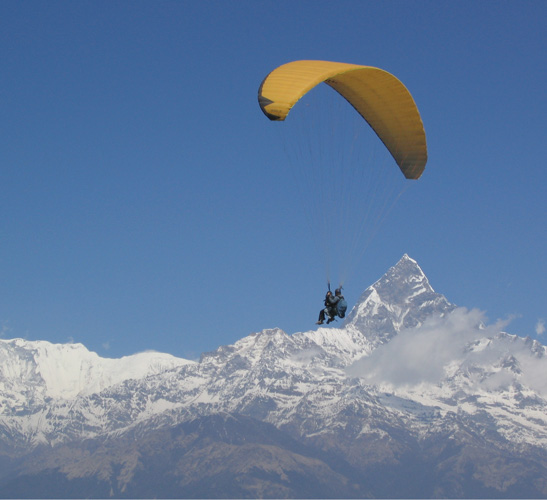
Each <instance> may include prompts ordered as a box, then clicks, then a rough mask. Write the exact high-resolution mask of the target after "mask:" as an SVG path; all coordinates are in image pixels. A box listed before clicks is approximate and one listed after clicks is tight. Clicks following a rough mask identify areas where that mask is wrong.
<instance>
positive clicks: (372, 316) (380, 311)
mask: <svg viewBox="0 0 547 500" xmlns="http://www.w3.org/2000/svg"><path fill="white" fill-rule="evenodd" d="M455 307H456V306H455V305H453V304H450V303H449V302H448V301H447V300H446V298H445V297H444V296H443V295H441V294H438V293H436V292H435V291H434V290H433V288H432V287H431V285H430V284H429V280H428V279H427V277H426V275H425V274H424V272H423V271H422V269H421V268H420V266H419V265H418V263H417V262H416V261H415V260H414V259H412V258H410V257H409V256H408V255H407V254H404V255H403V257H402V258H401V259H400V260H399V262H398V263H397V264H395V265H394V266H393V267H391V268H390V269H389V270H388V271H387V272H386V274H384V275H383V276H382V277H381V278H380V279H379V280H378V281H376V283H374V284H373V285H371V286H370V287H368V288H367V289H366V290H365V291H364V292H363V294H362V295H361V297H360V298H359V300H358V301H357V304H356V305H355V307H354V308H353V309H352V311H351V313H350V314H349V315H348V318H347V320H346V323H345V324H346V325H351V326H353V327H354V328H356V329H358V330H360V331H361V332H363V334H364V335H365V336H367V337H368V338H369V340H371V341H373V342H375V343H376V344H378V343H384V342H387V341H389V340H390V339H391V338H392V337H393V336H394V335H396V334H397V333H398V332H399V331H400V330H401V329H402V328H414V327H416V326H419V325H421V324H422V323H423V321H424V320H425V319H426V318H427V317H429V316H431V315H435V314H436V315H442V314H445V313H447V312H450V311H452V310H453V309H455Z"/></svg>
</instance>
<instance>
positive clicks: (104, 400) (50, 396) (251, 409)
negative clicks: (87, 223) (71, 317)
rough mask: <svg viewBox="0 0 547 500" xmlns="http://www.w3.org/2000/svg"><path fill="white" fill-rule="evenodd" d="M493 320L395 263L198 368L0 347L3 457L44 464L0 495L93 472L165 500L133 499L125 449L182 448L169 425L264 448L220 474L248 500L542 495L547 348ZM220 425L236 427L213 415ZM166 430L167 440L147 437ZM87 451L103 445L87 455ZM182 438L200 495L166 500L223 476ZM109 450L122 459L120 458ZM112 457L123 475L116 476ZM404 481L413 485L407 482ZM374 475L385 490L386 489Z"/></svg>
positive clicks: (14, 344) (41, 347)
mask: <svg viewBox="0 0 547 500" xmlns="http://www.w3.org/2000/svg"><path fill="white" fill-rule="evenodd" d="M504 326H505V325H503V324H495V325H486V324H485V320H484V317H483V315H482V313H481V312H479V311H468V310H465V309H462V308H457V307H456V306H455V305H453V304H450V303H449V302H448V301H447V300H446V299H445V297H443V296H442V295H440V294H438V293H436V292H435V291H434V290H433V288H432V287H431V286H430V284H429V282H428V280H427V278H426V276H425V274H424V273H423V271H422V270H421V269H420V267H419V266H418V264H417V263H416V262H415V261H414V260H413V259H411V258H410V257H408V256H407V255H405V256H403V258H402V259H401V260H400V261H399V262H398V263H397V265H395V266H394V267H393V268H391V269H390V270H389V271H388V272H387V273H386V274H385V275H384V276H383V277H382V278H381V279H380V280H378V281H377V282H376V283H374V284H373V285H372V286H371V287H369V288H368V289H367V290H366V291H365V292H364V293H363V294H362V296H361V297H360V299H359V301H358V302H357V304H356V305H355V306H354V308H353V310H352V311H351V312H350V314H349V315H348V317H347V319H346V321H345V322H344V323H343V325H342V327H340V328H319V329H318V330H316V331H308V332H299V333H295V334H293V335H287V334H286V333H285V332H283V331H281V330H279V329H272V330H264V331H262V332H259V333H254V334H252V335H249V336H247V337H244V338H242V339H241V340H239V341H237V342H236V343H235V344H233V345H230V346H222V347H219V348H218V349H217V350H216V351H213V352H210V353H205V354H203V355H202V356H201V359H200V361H199V362H191V361H188V360H182V359H177V358H174V357H172V356H169V355H165V354H159V353H141V354H138V355H135V356H128V357H126V358H122V359H121V360H107V359H102V358H100V357H99V356H97V355H96V354H95V353H91V352H89V351H87V350H86V349H85V347H84V346H82V345H78V344H69V345H52V344H49V343H47V342H27V341H24V340H21V339H15V340H0V363H1V365H0V408H1V414H0V439H1V440H0V454H2V452H3V453H4V457H5V460H3V461H8V462H9V460H11V462H9V463H14V462H13V460H14V459H15V458H17V459H18V460H22V458H24V457H25V456H29V453H31V452H32V453H33V454H34V455H33V456H36V454H38V456H39V457H40V460H39V464H41V465H37V464H38V462H32V461H29V460H25V461H24V462H23V463H24V466H23V467H22V468H20V469H17V473H16V475H15V477H16V479H14V480H12V481H11V482H10V481H8V479H10V478H9V477H7V476H6V478H5V480H4V482H5V483H6V485H11V486H9V487H8V486H6V488H7V489H6V490H5V491H9V492H11V493H14V492H20V491H27V493H28V494H29V495H30V496H32V495H31V494H30V493H29V492H30V490H21V489H20V488H22V487H23V486H22V485H27V486H28V484H29V483H28V480H29V479H28V478H29V477H36V475H37V474H38V475H40V477H42V476H43V474H45V473H46V472H45V471H52V470H53V471H55V474H61V475H62V476H63V478H64V481H65V482H66V481H67V480H68V479H67V478H83V477H94V478H98V477H99V478H102V479H100V480H99V479H96V480H97V481H99V482H101V481H102V483H101V484H103V483H104V484H103V486H104V485H106V484H108V485H110V486H109V487H110V488H111V490H104V491H103V492H102V495H105V494H106V495H108V494H112V495H115V496H120V495H122V496H123V495H126V494H127V495H128V496H131V495H133V496H135V495H137V494H138V493H136V492H140V493H142V495H144V496H154V495H156V494H157V495H159V496H162V493H158V491H155V490H148V493H147V494H146V493H145V490H142V485H141V486H140V487H139V488H141V489H138V490H135V489H134V487H135V484H136V483H135V481H137V479H136V478H137V476H136V475H135V471H136V470H142V469H143V467H144V465H143V464H144V463H145V461H146V460H145V458H143V457H147V456H149V455H147V453H148V454H149V453H150V446H149V445H147V446H148V447H147V448H146V450H147V451H144V450H143V449H141V448H138V446H137V445H135V444H134V442H135V440H137V442H139V443H141V442H143V443H144V442H146V443H148V440H150V439H154V440H156V439H157V440H159V442H161V443H162V444H161V445H160V446H162V447H164V448H165V450H167V449H169V450H171V451H170V453H175V451H174V450H178V451H176V453H178V454H180V453H182V451H181V449H182V448H181V449H178V448H176V447H175V448H173V446H174V445H173V443H174V442H175V441H176V440H175V441H173V436H172V433H173V432H175V431H174V430H173V429H177V431H176V432H177V433H179V434H180V436H183V438H184V439H183V438H182V437H180V440H181V441H180V442H181V443H182V441H184V443H187V442H188V439H190V437H189V436H197V435H199V431H196V430H195V429H196V428H197V429H201V431H202V432H203V433H204V434H207V435H209V434H208V433H211V432H212V434H211V435H212V436H214V437H209V438H208V439H209V440H208V441H203V442H202V441H199V443H200V445H199V446H204V447H210V446H211V442H214V443H217V445H218V446H220V444H219V443H222V446H221V448H222V450H223V451H222V453H227V452H226V446H228V444H227V443H229V444H230V446H232V447H233V446H236V445H234V443H233V440H234V439H235V438H234V437H233V436H234V435H236V434H237V435H241V436H243V437H241V439H240V440H239V441H237V440H236V441H237V446H239V447H241V446H251V444H250V443H254V445H253V446H254V448H252V449H253V452H256V453H258V452H259V451H260V453H259V454H260V456H261V457H262V462H261V461H260V460H258V459H257V460H256V461H255V462H253V464H254V465H253V466H252V467H257V468H258V469H257V470H258V472H259V473H257V474H254V473H251V472H249V471H250V469H249V467H251V465H248V466H247V468H245V467H244V466H243V465H241V467H240V468H239V469H237V470H238V471H239V472H237V471H235V472H234V471H233V470H232V472H231V474H232V475H234V474H235V477H239V479H238V480H237V481H240V483H241V484H240V483H238V484H239V486H238V488H239V489H236V490H234V491H235V492H236V493H234V495H235V496H238V497H241V496H256V495H257V491H258V490H256V489H254V490H253V488H254V486H253V487H251V486H248V487H247V486H245V487H243V486H242V484H245V485H247V483H249V485H250V484H251V483H252V484H254V485H255V486H256V482H257V481H259V479H258V478H259V477H263V476H264V474H266V475H268V477H269V479H268V481H269V482H268V484H269V485H270V486H271V485H272V484H273V485H274V486H275V487H274V486H271V488H270V489H268V488H266V489H265V490H260V491H262V493H261V495H262V496H294V495H296V496H306V491H305V489H304V490H302V484H300V486H299V487H298V488H300V489H298V488H296V489H295V486H294V484H293V483H294V481H291V479H290V477H292V476H291V474H297V475H298V477H301V478H302V477H305V478H307V479H306V484H310V485H311V484H315V485H317V484H318V483H317V481H321V479H320V478H321V477H322V478H326V477H329V478H330V481H331V486H332V485H334V484H337V485H338V486H337V488H338V491H341V492H343V493H344V495H345V496H357V497H359V496H382V495H384V496H390V497H393V496H399V497H401V496H402V497H404V496H412V495H417V496H465V495H471V496H506V495H508V496H513V497H514V496H520V493H519V492H524V495H525V496H536V495H540V496H541V495H547V451H546V450H547V382H546V377H545V374H547V357H546V356H545V354H546V348H545V346H543V345H541V344H539V343H538V342H536V341H532V340H530V339H523V338H519V337H516V336H513V335H509V334H507V333H504V332H503V328H504ZM218 415H232V416H233V417H232V418H235V419H236V420H229V419H228V420H227V419H226V418H225V417H222V418H221V419H220V420H211V418H213V417H215V416H218ZM215 418H216V417H215ZM245 418H247V419H248V418H250V419H251V420H245V421H244V423H242V422H243V421H242V420H241V419H245ZM204 419H205V420H204ZM192 422H194V424H192ZM196 422H199V424H197V423H196ZM251 422H256V425H255V424H251ZM258 422H260V424H259V423H258ZM181 426H182V427H181ZM211 426H212V427H211ZM264 426H266V427H264ZM267 426H271V427H267ZM251 428H252V429H254V430H253V431H252V433H251V434H248V435H247V436H246V437H245V436H244V435H245V429H249V432H251V431H250V429H251ZM166 429H171V431H170V432H171V437H170V438H168V439H170V440H171V441H170V442H169V444H166V442H165V440H163V438H162V439H160V438H159V437H158V436H163V434H162V433H165V432H167V431H166ZM219 429H221V430H219ZM229 429H232V430H231V431H230V430H229ZM234 429H237V432H236V431H235V430H234ZM234 432H235V434H233V433H234ZM196 433H197V434H196ZM275 433H281V434H279V435H278V437H277V438H276V439H275V440H274V441H275V442H274V441H271V439H272V436H273V435H274V434H275ZM179 434H177V435H179ZM275 435H277V434H275ZM151 436H154V437H153V438H152V437H151ZM283 436H284V437H283ZM202 437H203V436H201V438H202ZM201 438H200V439H201ZM84 440H86V441H85V442H87V443H89V442H96V443H101V445H100V446H99V445H98V444H97V445H94V446H93V447H92V448H93V451H90V450H89V449H86V452H85V453H83V452H82V446H81V443H82V442H84ZM211 440H212V441H211ZM290 440H292V441H290ZM295 440H296V441H295ZM270 441H271V442H270ZM176 442H179V441H176ZM192 442H193V443H194V445H192V446H193V447H191V448H186V447H184V446H186V444H185V445H184V446H183V448H184V450H186V451H185V452H184V454H183V455H184V456H185V457H186V459H185V460H187V462H185V463H187V466H188V467H190V464H193V465H192V467H193V469H192V470H194V473H195V474H196V477H198V476H199V477H201V478H202V480H203V481H205V482H204V483H199V484H200V485H201V486H199V488H202V489H201V490H200V489H199V488H198V487H197V486H196V484H197V483H195V482H192V481H190V480H188V481H187V482H184V481H186V480H184V481H182V480H181V481H182V482H179V483H177V484H179V486H180V485H181V484H183V483H184V485H185V486H184V488H186V489H184V488H183V486H180V488H182V489H178V490H177V489H176V488H175V489H174V490H173V491H174V492H176V494H175V493H173V495H175V496H177V495H178V496H184V495H185V494H186V495H189V494H192V493H191V492H194V493H193V494H198V493H195V492H196V491H198V492H203V493H202V494H203V496H215V493H214V491H216V490H210V489H209V490H208V489H207V488H209V487H212V486H211V484H212V483H211V481H210V475H211V474H213V472H212V471H213V470H216V471H217V472H216V474H217V476H215V477H224V476H225V475H226V474H227V473H228V472H227V471H228V470H229V467H234V463H232V462H230V464H229V465H228V464H226V467H225V468H222V467H220V468H219V467H218V464H217V465H215V466H214V467H213V466H212V465H211V463H210V461H208V460H206V459H205V458H203V456H201V455H199V456H195V457H194V455H193V454H194V453H196V451H195V450H196V447H195V446H197V445H196V444H195V443H196V442H197V441H192ZM289 442H290V443H292V444H290V446H289V444H287V443H289ZM113 443H116V446H117V447H118V448H120V449H129V448H130V449H131V450H133V451H132V452H131V453H130V454H129V455H124V454H123V453H122V454H121V455H120V456H119V457H118V458H114V457H116V456H117V452H116V453H113V452H112V446H113ZM128 443H132V444H131V445H130V444H128ZM295 443H298V444H295ZM135 446H137V448H135ZM181 446H182V445H181ZM199 446H198V449H200V450H202V451H203V449H202V448H199ZM287 446H288V448H287ZM302 446H303V447H304V448H302ZM128 447H129V448H128ZM264 447H266V448H267V449H268V450H269V453H270V454H269V455H268V457H269V458H267V459H266V458H264V450H265V449H266V448H264ZM118 448H116V449H118ZM67 449H69V450H70V451H69V452H68V451H67ZM97 449H100V450H101V452H100V453H99V452H98V451H96V450H97ZM136 449H138V451H135V450H136ZM207 449H209V448H207ZM219 449H220V448H219ZM229 449H230V450H231V451H230V453H233V452H234V450H233V448H229ZM238 449H239V448H238ZM274 449H275V452H274V451H272V450H274ZM33 450H34V451H33ZM75 450H78V452H76V451H75ZM106 450H110V451H108V452H107V451H106ZM190 450H193V451H190ZM210 452H211V453H212V451H211V450H210ZM217 452H219V451H218V450H217ZM82 453H83V454H82ZM98 453H99V454H98ZM128 453H129V452H128ZM135 453H136V455H135ZM166 453H167V452H166ZM203 453H205V452H204V451H203ZM219 453H220V452H219ZM287 454H289V455H287ZM137 455H138V457H141V458H138V457H137V458H135V457H136V456H137ZM99 456H100V457H103V459H101V460H99V459H98V458H97V457H99ZM106 456H108V457H109V460H111V462H108V463H109V466H108V467H107V468H106V469H105V460H106V459H105V458H104V457H106ZM238 456H239V455H238ZM63 457H65V458H64V459H63ZM66 457H71V458H70V459H67V458H66ZM128 457H131V458H128ZM190 457H194V458H192V460H195V462H193V461H192V460H190ZM200 457H201V458H200ZM242 457H243V455H241V457H240V460H243V458H242ZM272 457H275V460H274V459H273V458H272ZM302 457H304V458H305V459H304V458H302ZM116 460H117V462H116ZM139 460H140V461H139ZM181 460H182V459H181ZM272 460H274V461H275V464H272ZM188 461H189V462H188ZM314 461H315V462H314ZM200 463H201V464H202V466H203V467H204V469H203V470H201V469H200V470H199V471H198V470H197V469H198V468H199V467H198V466H197V465H196V464H200ZM312 463H313V465H312ZM78 464H79V465H78ZM116 464H117V465H116ZM121 464H124V465H123V467H122V469H123V471H125V472H123V474H122V472H119V473H116V472H115V471H116V470H118V471H119V468H120V467H121ZM297 464H298V465H297ZM337 464H338V465H337ZM511 464H513V466H511ZM515 464H518V466H515ZM252 467H251V469H252ZM230 470H231V469H230ZM253 470H254V469H253ZM319 470H321V471H322V472H321V473H318V471H319ZM432 470H433V472H432ZM105 471H106V472H105ZM108 471H110V472H108ZM272 471H273V472H272ZM291 471H292V472H291ZM296 471H298V472H296ZM179 473H180V474H182V472H180V470H179V471H178V472H176V471H171V472H170V474H171V476H172V475H175V476H176V475H177V474H179ZM13 474H15V472H13ZM238 474H239V476H238ZM261 474H262V476H261ZM272 474H273V476H272ZM405 474H406V475H407V476H405ZM409 474H410V475H411V476H412V475H415V476H416V477H415V478H414V479H415V480H418V482H419V483H420V482H421V483H420V484H422V483H423V484H422V486H421V489H420V487H417V486H416V485H414V486H412V487H411V486H410V483H409V481H411V480H410V479H409V476H408V475H409ZM393 475H396V476H397V479H394V478H393V477H391V476H393ZM171 476H170V477H171ZM274 476H275V478H277V479H275V480H274V479H272V477H274ZM386 476H387V477H391V479H390V480H389V481H388V483H389V484H391V486H390V487H388V486H387V483H386V482H385V481H384V480H380V478H382V477H383V478H384V479H385V477H386ZM139 477H141V478H142V477H144V476H139ZM177 477H178V476H177ZM17 478H24V480H23V479H21V480H18V479H17ZM242 478H245V480H243V479H242ZM405 478H406V479H405ZM6 481H7V482H6ZM150 481H152V479H150V477H149V483H148V484H152V483H153V481H152V482H150ZM200 481H201V480H200ZM237 481H236V482H237ZM405 481H406V482H405ZM114 483H115V486H113V485H114ZM213 483H214V481H213ZM1 484H2V482H1V478H0V486H1ZM62 484H65V483H62ZM139 484H140V483H139ZM154 484H155V483H154ZM215 484H216V483H215ZM223 484H224V483H223ZM413 484H414V483H413ZM341 485H345V486H343V487H342V486H341ZM523 485H526V486H523ZM225 486H226V485H225ZM262 486H264V485H262ZM132 487H133V489H132ZM9 488H12V489H11V490H10V489H9ZM17 488H19V489H17ZM192 488H194V489H192ZM196 488H197V489H196ZM203 488H204V489H203ZM283 488H285V489H283ZM291 488H292V489H291ZM310 488H311V486H310ZM340 488H342V490H340ZM344 488H345V489H344ZM390 488H391V489H390ZM413 488H414V489H413ZM0 489H1V488H0ZM219 491H224V494H225V491H226V490H219ZM309 491H312V490H309ZM313 491H319V490H313ZM322 491H324V493H325V495H328V494H327V492H328V491H331V492H332V491H333V490H332V489H329V488H328V487H327V485H325V487H324V490H322ZM517 493H518V494H517ZM310 494H311V493H310ZM330 494H331V495H332V493H330ZM314 495H317V493H314ZM40 496H43V495H40ZM57 496H59V492H57ZM163 496H165V495H163ZM221 496H222V495H221Z"/></svg>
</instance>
